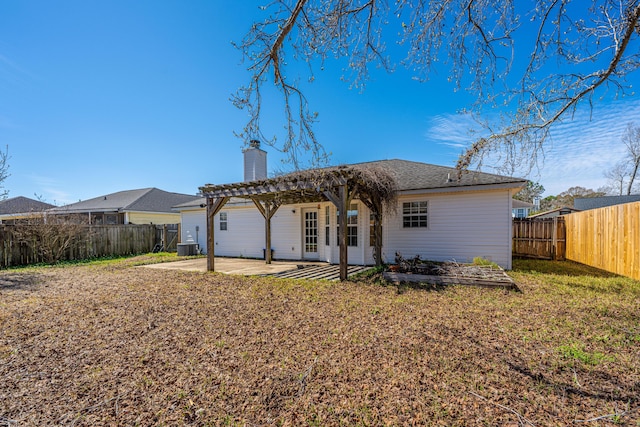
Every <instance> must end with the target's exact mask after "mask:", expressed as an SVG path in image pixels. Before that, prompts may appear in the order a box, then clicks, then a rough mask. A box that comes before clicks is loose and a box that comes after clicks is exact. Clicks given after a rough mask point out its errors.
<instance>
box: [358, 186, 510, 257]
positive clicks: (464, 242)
mask: <svg viewBox="0 0 640 427" xmlns="http://www.w3.org/2000/svg"><path fill="white" fill-rule="evenodd" d="M424 200H427V201H428V207H429V208H428V211H429V213H428V222H429V226H428V228H403V223H402V209H401V208H402V203H403V202H412V201H424ZM398 203H399V207H400V209H398V214H397V215H396V216H394V217H386V218H385V219H384V221H383V222H384V229H383V241H384V242H385V245H384V247H383V259H384V261H385V262H393V260H394V257H395V253H396V252H400V253H401V254H402V256H404V257H407V258H408V257H413V256H415V255H420V256H421V257H422V258H423V259H430V260H434V261H449V260H455V261H458V262H471V261H473V258H475V257H483V258H486V259H488V260H491V261H494V262H496V263H498V264H499V265H500V266H502V267H504V268H507V269H510V268H511V206H510V193H509V191H508V190H500V191H485V192H480V191H474V192H457V193H444V194H430V195H420V196H412V197H407V196H405V197H403V196H400V197H399V200H398ZM372 261H373V260H372V259H371V260H370V262H372Z"/></svg>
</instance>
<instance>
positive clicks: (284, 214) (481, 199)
mask: <svg viewBox="0 0 640 427" xmlns="http://www.w3.org/2000/svg"><path fill="white" fill-rule="evenodd" d="M510 200H511V194H510V191H509V189H502V190H493V191H466V192H463V191H459V192H455V193H434V194H428V193H424V194H417V195H415V196H406V195H400V196H399V199H398V209H397V211H396V213H395V215H393V216H389V215H387V214H384V215H383V228H382V231H383V233H382V241H383V242H384V246H383V248H382V256H383V262H393V261H394V258H395V253H396V252H400V253H401V254H402V256H404V257H407V258H408V257H413V256H415V255H420V256H421V257H422V258H423V259H431V260H434V261H448V260H455V261H458V262H471V261H472V260H473V258H475V257H483V258H486V259H488V260H491V261H494V262H496V263H498V264H499V265H500V266H502V267H504V268H507V269H510V268H511V221H512V219H511V201H510ZM421 201H422V202H424V201H426V202H427V206H428V220H427V222H428V227H426V228H425V227H418V228H404V227H403V203H405V202H421ZM353 203H357V204H358V216H359V217H360V218H369V214H370V212H369V209H367V208H366V207H365V205H364V204H362V203H361V202H359V201H356V200H354V201H353ZM326 206H328V207H329V214H328V219H329V221H328V224H329V225H328V227H329V229H330V233H329V238H330V242H329V243H330V245H329V246H326V245H324V244H320V245H318V252H319V253H318V255H319V259H320V260H324V261H327V262H330V263H338V262H339V256H340V251H339V247H338V242H337V239H336V232H337V220H336V208H335V206H334V205H332V204H330V203H328V202H324V203H321V204H317V203H315V204H304V205H284V206H281V207H280V208H279V209H278V210H277V211H276V213H275V215H274V216H273V218H272V219H271V233H272V234H271V246H272V248H273V250H274V258H275V259H288V260H296V259H302V256H303V253H302V252H303V251H302V249H303V219H302V210H303V209H305V208H315V209H318V213H319V217H318V222H319V224H322V225H323V226H325V227H326V224H327V223H326V219H327V210H326ZM222 211H226V212H228V213H229V214H228V229H229V231H227V232H221V231H219V219H218V217H219V215H216V217H215V241H216V247H215V248H216V249H215V250H216V254H217V255H221V256H234V257H239V256H243V257H249V258H262V257H263V248H264V245H265V234H264V233H265V232H264V218H263V217H262V215H260V213H259V212H258V210H257V209H256V207H255V206H253V204H251V203H246V204H243V205H240V206H238V205H236V206H230V205H225V207H223V209H222ZM194 212H195V211H194ZM197 212H199V213H198V214H196V213H192V212H185V211H183V212H182V236H183V241H184V239H185V233H186V231H187V230H191V231H190V233H191V235H192V237H193V238H194V239H195V233H194V231H193V230H194V227H195V225H196V224H200V232H199V238H198V240H199V243H200V247H201V248H202V249H203V250H206V213H205V210H204V209H201V210H199V211H197ZM198 215H199V218H200V219H199V220H196V219H195V217H196V216H198ZM192 216H194V217H193V218H192ZM356 230H357V241H358V246H354V247H348V248H347V251H348V260H349V264H354V265H361V264H369V265H371V264H374V263H375V261H374V259H373V250H372V247H371V246H369V245H368V244H367V243H368V242H369V241H370V240H369V239H370V236H369V234H370V227H369V221H358V224H357V227H356ZM322 241H324V235H322Z"/></svg>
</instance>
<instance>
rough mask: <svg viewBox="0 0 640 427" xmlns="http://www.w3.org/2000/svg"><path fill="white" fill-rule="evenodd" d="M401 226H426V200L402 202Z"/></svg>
mask: <svg viewBox="0 0 640 427" xmlns="http://www.w3.org/2000/svg"><path fill="white" fill-rule="evenodd" d="M402 227H403V228H426V227H427V202H426V201H423V202H404V203H403V204H402Z"/></svg>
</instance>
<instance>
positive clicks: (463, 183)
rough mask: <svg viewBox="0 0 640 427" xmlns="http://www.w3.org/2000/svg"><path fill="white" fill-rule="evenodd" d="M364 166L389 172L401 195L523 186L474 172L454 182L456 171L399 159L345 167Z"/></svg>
mask: <svg viewBox="0 0 640 427" xmlns="http://www.w3.org/2000/svg"><path fill="white" fill-rule="evenodd" d="M367 165H372V166H381V167H384V168H386V169H387V170H389V171H391V173H393V174H394V175H395V177H396V180H397V182H398V190H401V191H402V190H427V189H436V188H455V187H467V186H476V185H493V184H514V186H518V185H521V184H524V183H526V180H525V179H522V178H513V177H508V176H502V175H495V174H490V173H485V172H477V171H465V172H463V174H462V176H461V178H460V179H459V180H458V170H457V169H456V168H452V167H447V166H438V165H432V164H429V163H421V162H413V161H409V160H400V159H392V160H378V161H374V162H366V163H356V164H353V165H349V166H354V167H359V166H365V167H366V166H367Z"/></svg>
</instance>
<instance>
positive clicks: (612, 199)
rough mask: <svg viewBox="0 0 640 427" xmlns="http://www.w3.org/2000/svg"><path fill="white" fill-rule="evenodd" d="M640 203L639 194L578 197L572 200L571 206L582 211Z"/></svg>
mask: <svg viewBox="0 0 640 427" xmlns="http://www.w3.org/2000/svg"><path fill="white" fill-rule="evenodd" d="M631 202H640V194H632V195H628V196H603V197H580V198H575V199H574V200H573V206H574V207H575V208H576V209H580V210H582V211H585V210H588V209H597V208H603V207H605V206H613V205H621V204H623V203H631Z"/></svg>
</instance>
